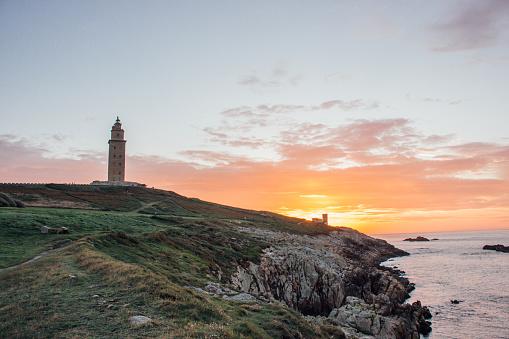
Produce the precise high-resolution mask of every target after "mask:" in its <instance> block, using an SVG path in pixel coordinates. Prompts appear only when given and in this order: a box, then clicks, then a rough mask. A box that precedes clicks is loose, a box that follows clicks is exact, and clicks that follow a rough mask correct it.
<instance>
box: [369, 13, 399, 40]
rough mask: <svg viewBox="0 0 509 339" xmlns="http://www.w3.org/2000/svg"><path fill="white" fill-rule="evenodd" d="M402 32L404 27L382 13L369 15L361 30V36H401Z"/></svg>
mask: <svg viewBox="0 0 509 339" xmlns="http://www.w3.org/2000/svg"><path fill="white" fill-rule="evenodd" d="M401 33H402V29H401V28H400V27H399V26H397V25H395V24H394V23H393V22H391V21H390V20H389V19H388V18H386V17H385V16H381V15H370V16H369V17H367V18H366V23H365V25H364V26H363V28H362V29H360V30H359V34H360V35H361V36H364V37H369V38H376V39H381V38H388V37H394V36H399V35H401Z"/></svg>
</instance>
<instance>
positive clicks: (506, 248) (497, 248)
mask: <svg viewBox="0 0 509 339" xmlns="http://www.w3.org/2000/svg"><path fill="white" fill-rule="evenodd" d="M482 249H483V250H492V251H497V252H505V253H509V246H504V245H500V244H498V245H485V246H484V247H483V248H482Z"/></svg>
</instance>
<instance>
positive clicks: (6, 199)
mask: <svg viewBox="0 0 509 339" xmlns="http://www.w3.org/2000/svg"><path fill="white" fill-rule="evenodd" d="M0 207H25V204H24V203H22V202H21V201H19V200H14V199H12V198H11V197H10V196H8V195H7V194H5V193H0Z"/></svg>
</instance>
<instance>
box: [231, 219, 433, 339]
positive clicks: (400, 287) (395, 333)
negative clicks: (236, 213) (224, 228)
mask: <svg viewBox="0 0 509 339" xmlns="http://www.w3.org/2000/svg"><path fill="white" fill-rule="evenodd" d="M241 231H245V232H251V230H249V229H243V230H241ZM254 232H256V233H254ZM254 234H256V236H260V237H264V239H265V240H269V241H270V240H272V243H273V245H272V247H270V248H267V249H265V250H264V253H263V255H262V257H261V260H260V262H259V264H254V263H251V262H246V263H245V264H244V265H242V266H239V267H238V268H237V271H236V272H235V273H234V274H233V276H232V280H231V282H232V285H233V286H234V287H235V288H237V289H239V290H241V291H242V292H245V293H249V294H252V295H254V296H257V297H259V298H260V297H261V298H264V299H265V300H269V301H270V300H277V301H281V302H284V303H286V304H287V305H288V306H289V307H292V308H294V309H296V310H298V311H300V312H301V313H302V314H304V315H310V316H313V317H311V318H313V319H315V321H316V323H317V324H318V325H320V323H323V322H324V321H325V322H332V323H334V322H335V324H336V326H340V327H341V328H344V331H343V332H344V333H345V335H346V336H347V337H350V338H358V337H356V335H362V336H366V337H369V336H376V337H377V338H405V339H407V338H408V339H414V338H415V339H417V338H419V333H426V331H428V330H429V329H430V328H429V323H428V322H426V320H425V316H424V314H425V312H424V308H423V307H422V306H421V305H420V303H418V304H415V305H409V304H403V303H404V301H405V300H406V299H407V298H408V297H409V295H408V292H409V291H411V290H412V289H413V285H412V284H410V283H409V282H408V280H407V279H405V278H402V277H400V276H399V272H398V271H397V270H392V269H390V268H383V267H381V266H379V263H380V262H381V261H383V260H386V259H388V258H389V257H393V256H397V255H404V254H406V252H403V251H400V250H398V249H396V248H394V247H393V246H392V245H389V244H387V243H386V242H385V241H383V240H377V239H373V238H371V237H368V236H366V235H363V234H361V233H359V232H356V231H353V230H346V229H342V230H340V231H338V232H332V233H331V234H329V235H321V236H315V237H310V236H297V235H289V234H284V233H279V232H270V231H261V230H256V231H253V233H252V235H254ZM402 304H403V305H402ZM334 311H335V312H336V313H333V312H334ZM331 314H332V316H331ZM325 317H328V318H325ZM324 319H326V320H324ZM332 319H335V320H334V321H333V320H332ZM341 324H343V325H341Z"/></svg>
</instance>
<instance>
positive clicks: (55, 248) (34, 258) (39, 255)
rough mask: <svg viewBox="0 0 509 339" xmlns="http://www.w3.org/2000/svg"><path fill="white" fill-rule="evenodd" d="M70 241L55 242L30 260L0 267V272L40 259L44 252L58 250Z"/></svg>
mask: <svg viewBox="0 0 509 339" xmlns="http://www.w3.org/2000/svg"><path fill="white" fill-rule="evenodd" d="M70 243H72V241H71V240H69V241H65V242H61V243H59V244H57V245H56V246H55V247H54V248H52V249H50V250H47V251H44V252H42V253H39V254H38V255H36V256H35V257H33V258H32V259H30V260H27V261H25V262H22V263H21V264H17V265H14V266H9V267H4V268H0V272H2V271H7V270H10V269H12V268H16V267H19V266H22V265H25V264H28V263H31V262H32V261H36V260H37V259H41V258H42V257H44V256H45V255H46V254H48V253H50V252H53V251H54V250H58V249H59V248H62V247H65V246H67V245H69V244H70Z"/></svg>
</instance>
